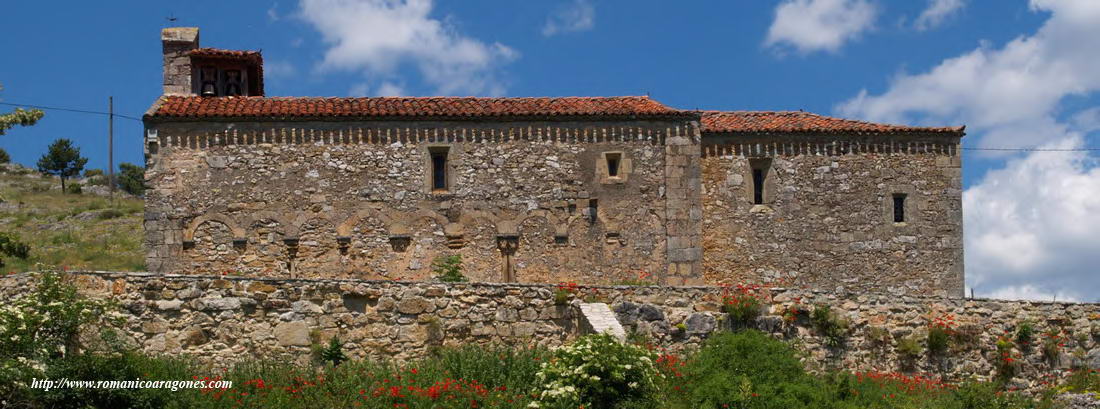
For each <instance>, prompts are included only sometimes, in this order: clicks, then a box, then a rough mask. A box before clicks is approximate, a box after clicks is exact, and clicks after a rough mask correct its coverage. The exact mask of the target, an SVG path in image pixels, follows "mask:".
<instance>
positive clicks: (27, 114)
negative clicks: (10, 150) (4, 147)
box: [0, 85, 45, 135]
mask: <svg viewBox="0 0 1100 409" xmlns="http://www.w3.org/2000/svg"><path fill="white" fill-rule="evenodd" d="M3 89H4V87H3V86H2V85H0V90H3ZM42 115H45V114H44V113H43V112H42V110H40V109H32V110H30V111H27V110H24V109H22V108H15V111H12V112H9V113H6V114H0V135H3V134H4V133H5V132H7V130H8V129H11V128H14V127H15V126H16V125H19V126H31V125H34V123H35V122H38V120H39V119H42Z"/></svg>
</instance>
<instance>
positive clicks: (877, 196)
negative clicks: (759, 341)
mask: <svg viewBox="0 0 1100 409" xmlns="http://www.w3.org/2000/svg"><path fill="white" fill-rule="evenodd" d="M957 144H958V139H957V138H950V139H949V138H944V137H935V136H929V137H907V138H900V137H892V138H890V139H884V138H877V139H876V138H828V139H825V138H821V137H813V136H799V135H782V136H778V137H776V136H767V137H765V136H737V135H728V136H724V137H723V136H721V135H713V136H707V137H704V139H703V147H702V149H703V159H702V174H703V178H702V179H703V182H702V185H703V186H702V203H703V222H702V223H703V227H702V231H703V235H702V237H703V240H702V251H703V270H704V272H705V274H704V275H705V278H706V282H707V283H708V284H735V283H749V282H756V283H773V284H774V283H778V284H779V285H782V286H790V287H803V286H808V287H810V288H816V289H822V290H829V291H845V290H847V291H882V292H887V293H892V294H895V295H901V294H914V295H917V294H924V295H949V296H962V295H963V253H962V252H963V248H962V246H963V243H962V238H963V235H962V228H963V227H962V176H961V173H960V172H961V168H960V165H961V158H960V156H959V152H958V145H957ZM754 167H763V168H766V169H765V171H766V176H765V178H764V181H765V182H764V185H763V196H764V197H763V199H764V200H763V203H762V204H755V203H754V200H755V197H754V189H753V184H754V179H753V174H752V169H753V168H754ZM895 195H904V197H905V199H904V218H905V220H904V222H902V223H895V222H894V219H893V216H894V208H893V205H894V203H893V200H894V196H895Z"/></svg>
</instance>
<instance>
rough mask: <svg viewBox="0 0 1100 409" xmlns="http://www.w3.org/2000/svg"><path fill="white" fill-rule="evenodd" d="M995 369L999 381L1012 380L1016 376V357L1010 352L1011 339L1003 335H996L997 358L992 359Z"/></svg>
mask: <svg viewBox="0 0 1100 409" xmlns="http://www.w3.org/2000/svg"><path fill="white" fill-rule="evenodd" d="M994 362H995V364H994V366H995V367H996V369H997V381H999V382H1001V383H1005V382H1008V381H1010V380H1012V377H1014V376H1016V358H1014V357H1013V354H1012V340H1011V339H1010V338H1009V337H1008V332H1007V331H1006V332H1005V335H1002V336H1000V337H997V358H996V360H994Z"/></svg>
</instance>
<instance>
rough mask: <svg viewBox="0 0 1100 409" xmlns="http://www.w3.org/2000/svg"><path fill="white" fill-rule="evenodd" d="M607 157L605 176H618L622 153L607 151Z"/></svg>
mask: <svg viewBox="0 0 1100 409" xmlns="http://www.w3.org/2000/svg"><path fill="white" fill-rule="evenodd" d="M605 158H606V159H607V176H608V177H612V178H617V177H619V164H620V163H621V162H622V154H619V153H608V154H606V155H605Z"/></svg>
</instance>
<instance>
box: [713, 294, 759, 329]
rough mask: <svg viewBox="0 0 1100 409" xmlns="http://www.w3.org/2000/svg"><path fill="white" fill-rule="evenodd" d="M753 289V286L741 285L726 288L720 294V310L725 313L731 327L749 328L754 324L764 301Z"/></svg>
mask: <svg viewBox="0 0 1100 409" xmlns="http://www.w3.org/2000/svg"><path fill="white" fill-rule="evenodd" d="M731 290H732V291H731ZM753 290H754V288H753V287H746V286H741V285H738V286H737V287H736V288H733V289H726V293H725V294H724V295H723V296H722V312H724V313H726V317H727V318H728V319H729V322H730V327H731V328H734V329H738V328H751V327H752V326H754V325H755V324H756V319H757V318H758V317H760V310H761V309H762V308H763V305H764V302H763V300H761V299H760V296H758V295H756V293H754V292H753Z"/></svg>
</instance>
